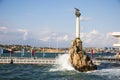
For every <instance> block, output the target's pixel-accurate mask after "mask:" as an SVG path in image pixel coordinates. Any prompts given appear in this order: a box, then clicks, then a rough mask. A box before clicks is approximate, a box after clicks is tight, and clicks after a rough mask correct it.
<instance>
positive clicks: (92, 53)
mask: <svg viewBox="0 0 120 80" xmlns="http://www.w3.org/2000/svg"><path fill="white" fill-rule="evenodd" d="M91 56H92V58H93V56H94V51H93V50H91Z"/></svg>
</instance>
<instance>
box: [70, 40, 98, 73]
mask: <svg viewBox="0 0 120 80" xmlns="http://www.w3.org/2000/svg"><path fill="white" fill-rule="evenodd" d="M69 52H70V63H71V64H72V66H73V67H74V68H75V69H76V70H78V71H80V72H86V71H91V70H96V69H97V66H96V65H94V64H93V62H92V60H91V58H90V57H89V56H88V55H87V54H86V53H85V52H84V51H83V50H82V41H81V40H80V38H76V39H75V40H73V41H72V44H71V48H70V51H69Z"/></svg>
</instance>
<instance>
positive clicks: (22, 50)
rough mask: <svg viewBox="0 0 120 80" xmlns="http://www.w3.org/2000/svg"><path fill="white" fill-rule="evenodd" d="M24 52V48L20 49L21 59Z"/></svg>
mask: <svg viewBox="0 0 120 80" xmlns="http://www.w3.org/2000/svg"><path fill="white" fill-rule="evenodd" d="M24 52H25V50H24V48H22V51H21V56H22V57H23V56H24Z"/></svg>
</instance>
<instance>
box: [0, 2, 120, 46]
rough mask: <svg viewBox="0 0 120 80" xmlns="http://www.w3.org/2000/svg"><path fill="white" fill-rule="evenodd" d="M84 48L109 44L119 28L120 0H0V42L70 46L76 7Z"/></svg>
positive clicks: (73, 32) (73, 36)
mask: <svg viewBox="0 0 120 80" xmlns="http://www.w3.org/2000/svg"><path fill="white" fill-rule="evenodd" d="M75 7H76V8H79V9H80V12H81V14H82V15H81V22H80V26H81V29H80V31H81V40H82V41H83V45H84V46H85V47H86V46H87V47H105V46H112V44H113V43H115V42H116V41H117V40H116V38H114V37H112V36H111V32H119V31H120V0H0V44H29V45H33V46H52V47H70V44H71V43H70V42H71V40H73V39H74V38H75V20H76V17H75V10H74V8H75Z"/></svg>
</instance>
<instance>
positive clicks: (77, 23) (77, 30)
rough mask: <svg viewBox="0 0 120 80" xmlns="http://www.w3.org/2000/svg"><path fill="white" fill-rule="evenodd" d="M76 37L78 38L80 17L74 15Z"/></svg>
mask: <svg viewBox="0 0 120 80" xmlns="http://www.w3.org/2000/svg"><path fill="white" fill-rule="evenodd" d="M76 38H80V17H76Z"/></svg>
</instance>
